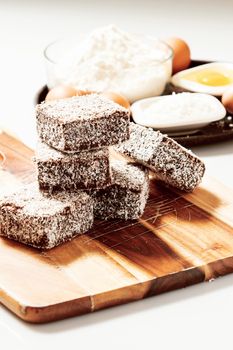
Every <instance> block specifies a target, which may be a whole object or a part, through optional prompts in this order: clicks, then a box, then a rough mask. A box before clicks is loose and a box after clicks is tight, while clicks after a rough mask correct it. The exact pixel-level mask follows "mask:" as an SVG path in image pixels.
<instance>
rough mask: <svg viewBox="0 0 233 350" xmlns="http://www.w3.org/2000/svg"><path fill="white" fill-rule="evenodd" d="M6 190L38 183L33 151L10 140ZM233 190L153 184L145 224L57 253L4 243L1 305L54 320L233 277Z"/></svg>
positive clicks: (123, 226) (102, 225) (0, 249)
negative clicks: (179, 190)
mask: <svg viewBox="0 0 233 350" xmlns="http://www.w3.org/2000/svg"><path fill="white" fill-rule="evenodd" d="M0 150H1V151H2V152H4V153H5V155H6V161H5V165H4V170H1V171H0V192H4V191H6V190H7V188H9V187H10V188H13V187H14V186H17V185H18V183H19V182H22V181H23V182H28V181H31V180H32V178H33V177H34V170H33V167H32V162H31V156H32V155H33V152H32V151H31V150H30V149H28V148H27V147H26V146H24V145H23V144H22V143H20V142H19V141H17V140H16V139H14V138H12V137H10V136H9V135H7V134H4V133H2V134H1V135H0ZM232 213H233V191H231V190H230V189H228V188H226V187H225V186H223V185H222V184H220V183H218V182H217V181H215V180H213V179H211V178H209V177H208V176H206V177H205V179H204V182H203V184H202V185H201V186H200V187H199V188H198V189H196V190H195V191H194V193H192V194H184V193H182V194H181V193H177V192H175V191H172V190H170V189H167V188H166V187H164V186H163V185H161V184H159V183H156V182H154V181H151V193H150V198H149V201H148V204H147V207H146V210H145V214H144V215H143V217H142V218H141V219H139V220H138V221H127V222H124V221H119V220H115V221H108V222H103V221H98V222H96V224H95V225H94V228H93V229H92V230H91V231H90V232H89V233H88V234H85V235H82V236H80V237H77V238H76V239H74V240H73V241H71V242H68V243H66V244H63V245H61V246H59V247H57V248H54V249H52V250H50V251H38V250H36V249H32V248H29V247H27V246H25V245H21V244H18V243H16V242H13V241H10V240H7V239H3V238H0V301H1V302H2V304H3V305H5V306H6V307H7V308H9V309H10V310H11V311H12V312H14V313H15V314H17V315H18V316H19V317H20V318H22V319H24V320H26V321H29V322H48V321H54V320H58V319H62V318H66V317H71V316H75V315H80V314H84V313H87V312H92V311H96V310H99V309H103V308H106V307H109V306H113V305H117V304H123V303H126V302H130V301H133V300H138V299H142V298H146V297H148V296H151V295H156V294H160V293H163V292H166V291H170V290H173V289H177V288H183V287H186V286H189V285H192V284H195V283H199V282H204V281H206V280H210V279H214V278H216V277H218V276H221V275H225V274H227V273H230V272H232V271H233V215H232Z"/></svg>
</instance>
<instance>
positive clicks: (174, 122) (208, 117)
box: [131, 93, 226, 135]
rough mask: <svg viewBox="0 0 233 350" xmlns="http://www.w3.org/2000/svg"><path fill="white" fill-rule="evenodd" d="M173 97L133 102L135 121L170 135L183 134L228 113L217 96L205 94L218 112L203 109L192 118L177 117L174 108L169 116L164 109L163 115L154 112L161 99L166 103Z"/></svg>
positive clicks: (196, 129)
mask: <svg viewBox="0 0 233 350" xmlns="http://www.w3.org/2000/svg"><path fill="white" fill-rule="evenodd" d="M189 94H192V97H193V93H189ZM179 95H180V94H179ZM197 95H202V94H195V97H196V98H199V96H197ZM171 97H172V95H168V96H159V97H151V98H146V99H142V100H140V101H137V102H135V103H133V104H132V106H131V112H132V117H133V120H134V122H135V123H137V124H140V125H143V126H147V127H152V128H154V129H156V130H160V131H161V132H164V133H167V134H169V135H182V134H191V133H194V132H196V131H198V130H199V129H201V128H203V127H205V126H207V125H208V124H210V123H211V122H215V121H218V120H221V119H223V118H224V117H225V115H226V110H225V108H224V107H223V106H222V104H221V103H220V102H219V101H218V100H217V99H216V98H215V97H213V96H210V95H205V96H204V97H205V100H206V103H207V104H208V102H210V103H214V107H216V113H212V112H211V113H204V112H203V110H200V111H199V113H194V114H195V115H194V116H193V117H192V118H190V116H189V118H187V119H185V117H186V116H185V115H183V116H181V118H180V119H179V118H177V117H176V116H175V113H174V111H173V110H171V114H170V115H168V114H167V117H166V112H165V111H164V110H163V111H162V112H163V114H164V115H162V112H161V114H160V115H159V113H158V112H157V111H156V113H153V109H152V106H154V105H155V104H157V103H158V102H160V101H161V99H163V103H164V102H165V104H166V103H167V104H168V101H169V99H171ZM194 102H195V101H194ZM169 103H170V101H169ZM202 105H203V104H202ZM168 110H169V108H167V111H168ZM181 110H182V108H181ZM208 112H209V111H208ZM167 113H169V112H167ZM176 113H177V112H176ZM156 114H157V116H156ZM172 114H173V115H172Z"/></svg>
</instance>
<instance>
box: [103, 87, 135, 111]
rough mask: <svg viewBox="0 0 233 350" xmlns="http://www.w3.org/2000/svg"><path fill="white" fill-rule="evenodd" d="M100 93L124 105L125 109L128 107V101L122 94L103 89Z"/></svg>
mask: <svg viewBox="0 0 233 350" xmlns="http://www.w3.org/2000/svg"><path fill="white" fill-rule="evenodd" d="M101 95H103V96H105V97H107V98H109V100H112V101H113V102H116V103H118V104H119V105H121V106H122V107H125V108H127V109H129V108H130V103H129V101H128V100H127V99H126V98H125V97H124V96H122V95H120V94H117V93H115V92H112V91H104V92H102V93H101Z"/></svg>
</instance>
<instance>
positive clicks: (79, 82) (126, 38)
mask: <svg viewBox="0 0 233 350" xmlns="http://www.w3.org/2000/svg"><path fill="white" fill-rule="evenodd" d="M44 54H45V59H46V68H47V85H48V88H49V89H51V88H53V87H54V86H56V85H59V84H65V85H69V86H72V87H74V88H76V89H78V90H90V91H96V92H103V91H106V90H108V91H114V92H116V93H120V94H122V95H124V96H125V97H126V98H127V99H128V100H129V101H130V102H131V103H132V102H134V101H137V100H139V99H141V98H146V97H151V96H159V95H161V94H162V93H163V91H164V89H165V86H166V84H167V82H168V81H169V79H170V77H171V72H172V56H173V52H172V49H171V48H170V47H169V46H168V45H167V44H166V43H164V42H162V41H160V40H158V39H156V38H153V37H150V36H146V35H138V34H132V33H128V32H126V31H123V30H121V29H119V28H118V27H116V26H113V25H111V26H106V27H103V28H98V29H96V30H94V31H93V32H91V33H90V34H88V35H84V36H83V37H82V38H81V40H80V38H78V39H77V37H70V38H66V39H62V40H58V41H56V42H54V43H52V44H50V45H48V46H47V48H46V49H45V52H44Z"/></svg>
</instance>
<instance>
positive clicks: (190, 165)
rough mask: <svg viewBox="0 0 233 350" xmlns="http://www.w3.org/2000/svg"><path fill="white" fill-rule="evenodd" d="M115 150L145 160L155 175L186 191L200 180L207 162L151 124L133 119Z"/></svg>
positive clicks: (138, 160)
mask: <svg viewBox="0 0 233 350" xmlns="http://www.w3.org/2000/svg"><path fill="white" fill-rule="evenodd" d="M114 149H115V151H117V152H119V153H121V154H122V155H124V156H126V157H129V158H130V159H132V160H134V161H136V162H138V163H141V164H143V165H144V166H146V167H148V168H149V169H151V170H152V172H153V173H154V177H155V178H156V179H158V180H161V181H163V182H165V183H166V184H168V185H171V186H173V187H176V188H178V189H180V190H184V191H187V192H190V191H193V190H194V189H195V187H196V186H198V184H199V183H200V182H201V180H202V178H203V175H204V172H205V165H204V163H203V162H202V161H201V159H199V158H198V157H197V156H196V155H195V154H193V153H192V152H191V151H189V150H187V149H186V148H184V147H182V146H181V145H179V144H178V143H177V142H176V141H174V140H173V139H171V138H170V137H168V136H166V135H163V134H162V133H160V132H159V131H155V130H153V129H152V128H146V127H143V126H140V125H138V124H135V123H133V122H131V123H130V138H129V140H127V141H125V142H123V143H122V144H120V145H117V146H115V147H114Z"/></svg>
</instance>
